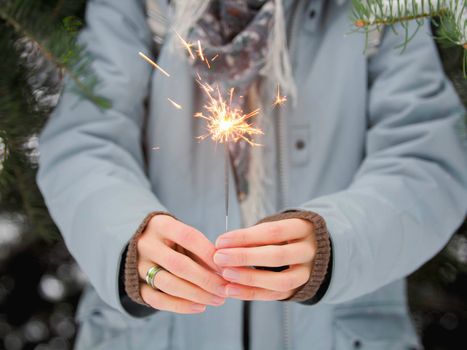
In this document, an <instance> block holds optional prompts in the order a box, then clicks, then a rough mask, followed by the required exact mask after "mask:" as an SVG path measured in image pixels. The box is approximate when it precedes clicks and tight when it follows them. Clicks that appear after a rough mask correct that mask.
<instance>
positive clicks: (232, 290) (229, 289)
mask: <svg viewBox="0 0 467 350" xmlns="http://www.w3.org/2000/svg"><path fill="white" fill-rule="evenodd" d="M226 292H227V295H228V296H229V297H235V296H238V295H240V289H239V288H238V287H231V286H229V287H227V288H226Z"/></svg>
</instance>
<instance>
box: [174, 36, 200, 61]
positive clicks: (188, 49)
mask: <svg viewBox="0 0 467 350" xmlns="http://www.w3.org/2000/svg"><path fill="white" fill-rule="evenodd" d="M175 34H176V35H177V36H178V38H179V39H180V41H181V42H182V44H183V46H184V47H185V49H186V50H187V51H188V53H189V54H190V57H191V58H192V59H194V60H195V59H196V58H195V55H194V54H193V50H192V49H191V47H192V46H193V44H192V43H189V42H187V41H186V40H185V39H183V38H182V37H181V35H180V34H178V33H177V32H175Z"/></svg>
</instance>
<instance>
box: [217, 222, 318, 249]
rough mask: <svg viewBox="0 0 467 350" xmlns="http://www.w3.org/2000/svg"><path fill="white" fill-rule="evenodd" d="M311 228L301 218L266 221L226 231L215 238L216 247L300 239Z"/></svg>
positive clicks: (265, 243) (275, 242) (311, 227)
mask: <svg viewBox="0 0 467 350" xmlns="http://www.w3.org/2000/svg"><path fill="white" fill-rule="evenodd" d="M312 229H313V226H312V224H311V223H307V222H306V221H304V220H302V219H287V220H279V221H274V222H266V223H262V224H259V225H255V226H252V227H249V228H245V229H240V230H235V231H230V232H226V233H224V234H222V235H220V236H219V237H218V238H217V240H216V248H218V249H219V248H230V247H249V246H259V245H268V244H277V243H282V242H288V241H292V240H296V239H302V238H304V237H306V236H307V235H309V234H310V230H312Z"/></svg>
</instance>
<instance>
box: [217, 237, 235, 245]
mask: <svg viewBox="0 0 467 350" xmlns="http://www.w3.org/2000/svg"><path fill="white" fill-rule="evenodd" d="M230 243H232V239H231V238H228V237H219V238H218V239H217V240H216V247H217V248H221V247H226V246H228V245H229V244H230Z"/></svg>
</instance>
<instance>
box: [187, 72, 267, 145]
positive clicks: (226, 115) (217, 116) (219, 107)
mask: <svg viewBox="0 0 467 350" xmlns="http://www.w3.org/2000/svg"><path fill="white" fill-rule="evenodd" d="M198 84H199V85H200V86H201V88H202V89H203V91H204V92H205V93H206V96H207V97H208V102H207V104H206V105H204V109H205V110H206V112H207V113H206V115H205V114H203V112H198V113H196V114H195V117H196V118H202V119H205V120H206V121H207V131H208V132H207V134H205V135H201V136H199V137H198V138H199V139H200V140H204V139H206V138H207V137H211V139H212V140H213V141H215V142H219V143H226V142H230V141H233V142H237V141H239V140H245V141H246V142H248V144H250V145H251V146H258V144H256V143H254V142H253V141H252V140H251V138H250V136H253V135H262V134H263V132H262V131H261V129H258V128H255V127H253V126H252V125H251V124H249V123H248V119H250V118H252V117H255V116H257V115H258V114H259V111H260V109H259V108H258V109H255V110H254V111H252V112H250V113H247V114H245V113H244V112H243V111H242V110H241V109H240V108H236V107H233V106H232V99H233V95H234V89H231V90H230V91H229V100H228V101H226V99H224V97H223V96H222V94H221V92H220V89H219V87H218V86H217V87H216V89H214V88H213V87H212V86H210V85H209V84H207V83H202V82H201V81H198Z"/></svg>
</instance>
